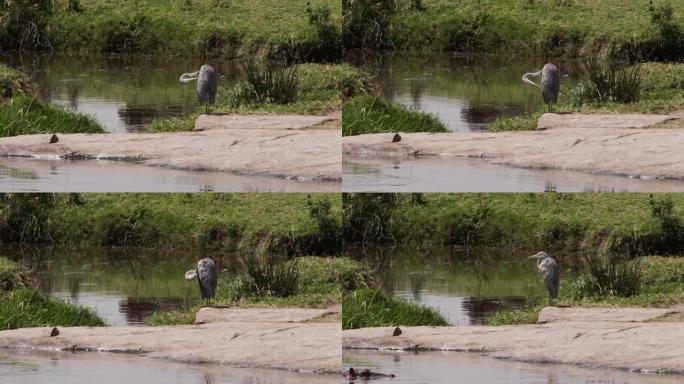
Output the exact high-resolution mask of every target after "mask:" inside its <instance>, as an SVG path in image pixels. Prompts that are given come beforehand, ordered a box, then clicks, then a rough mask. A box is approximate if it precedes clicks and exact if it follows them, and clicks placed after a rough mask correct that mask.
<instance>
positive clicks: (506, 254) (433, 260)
mask: <svg viewBox="0 0 684 384" xmlns="http://www.w3.org/2000/svg"><path fill="white" fill-rule="evenodd" d="M346 252H347V253H348V254H349V255H350V256H351V257H353V258H355V259H360V260H366V261H367V262H368V263H369V264H371V265H373V266H374V269H375V270H376V271H378V272H376V278H377V279H378V281H379V282H380V283H381V285H382V286H383V287H384V288H385V289H388V290H389V291H390V292H392V293H393V294H394V295H396V296H399V297H403V298H405V299H407V300H409V301H413V302H416V303H419V304H422V305H427V306H430V307H433V308H436V309H437V310H438V311H439V312H440V313H441V314H442V315H443V316H444V317H445V319H446V320H447V321H448V322H449V323H450V324H451V325H459V326H469V325H480V324H484V323H486V321H487V319H488V318H489V317H491V316H493V315H494V314H496V312H497V311H503V310H511V309H520V308H524V307H527V306H531V305H534V304H536V303H538V302H541V301H544V300H546V289H545V288H544V284H543V282H542V281H541V278H540V276H539V275H538V274H537V270H536V265H535V263H534V262H533V261H531V260H527V259H526V258H527V257H528V256H530V255H532V254H534V253H536V252H537V250H511V249H494V248H492V249H471V250H466V249H463V248H454V247H430V248H424V249H416V248H412V247H396V248H394V247H392V248H375V249H369V248H366V249H364V248H362V247H356V246H354V245H349V246H347V250H346ZM553 256H554V257H555V258H556V260H558V262H559V264H560V265H561V266H562V268H563V274H562V277H563V278H567V276H570V275H572V274H573V272H572V271H571V270H570V268H569V267H570V266H571V265H572V263H573V262H572V260H573V255H556V254H554V255H553Z"/></svg>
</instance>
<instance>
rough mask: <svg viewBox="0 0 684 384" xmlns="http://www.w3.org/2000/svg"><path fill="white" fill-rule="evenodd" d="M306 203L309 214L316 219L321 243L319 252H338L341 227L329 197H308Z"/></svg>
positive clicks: (340, 243)
mask: <svg viewBox="0 0 684 384" xmlns="http://www.w3.org/2000/svg"><path fill="white" fill-rule="evenodd" d="M306 205H307V207H308V208H309V216H311V218H312V219H314V220H315V221H316V225H317V226H318V233H319V234H320V235H319V240H318V242H319V243H320V244H321V245H320V248H319V251H320V252H319V253H324V254H328V255H334V254H339V253H340V250H341V249H342V228H341V227H340V223H339V222H338V221H337V219H336V218H335V215H334V214H333V212H331V210H332V202H331V201H330V199H327V198H321V199H317V200H313V199H311V197H308V198H307V200H306Z"/></svg>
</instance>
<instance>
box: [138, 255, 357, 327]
mask: <svg viewBox="0 0 684 384" xmlns="http://www.w3.org/2000/svg"><path fill="white" fill-rule="evenodd" d="M294 260H295V262H296V263H297V265H298V274H299V284H298V288H297V289H296V290H295V291H294V292H293V293H292V294H291V295H288V296H285V297H283V296H270V295H255V294H253V295H246V296H245V295H236V292H235V282H236V281H239V280H245V279H246V278H247V276H246V275H245V274H243V275H240V276H238V277H236V278H235V279H233V280H232V281H219V286H218V291H217V294H216V298H215V299H214V300H212V301H211V305H225V306H231V307H243V308H252V307H297V308H327V307H329V306H331V305H333V304H337V303H339V302H340V300H341V299H342V293H343V291H344V290H346V289H355V288H357V287H361V286H365V285H367V283H368V277H367V272H368V271H367V267H366V266H365V265H363V264H361V263H359V262H357V261H354V260H351V259H349V258H339V257H316V256H306V257H298V258H296V259H294ZM200 308H201V305H200V304H197V305H195V306H193V307H190V308H184V309H181V310H178V311H174V312H157V313H155V314H153V315H152V316H151V317H150V318H149V319H148V320H147V323H148V324H150V325H174V324H191V323H192V322H193V321H194V320H195V315H196V314H197V311H198V310H199V309H200Z"/></svg>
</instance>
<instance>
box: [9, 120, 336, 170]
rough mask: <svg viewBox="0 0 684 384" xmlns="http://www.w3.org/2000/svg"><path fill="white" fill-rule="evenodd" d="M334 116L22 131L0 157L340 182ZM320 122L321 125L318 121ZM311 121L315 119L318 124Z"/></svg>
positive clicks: (11, 139)
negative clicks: (155, 129) (151, 129)
mask: <svg viewBox="0 0 684 384" xmlns="http://www.w3.org/2000/svg"><path fill="white" fill-rule="evenodd" d="M336 118H337V116H335V115H331V116H277V115H268V116H243V115H210V116H206V115H203V116H201V117H200V118H199V119H198V120H197V123H196V131H195V132H174V133H151V134H60V135H57V136H58V141H57V142H55V143H52V144H51V143H50V141H51V138H52V135H25V136H16V137H6V138H1V139H0V156H24V157H38V158H55V159H57V158H71V159H108V160H126V161H135V162H137V163H140V164H143V165H149V166H156V167H168V168H173V169H183V170H196V171H223V172H231V173H237V174H246V175H267V176H277V177H285V178H290V179H296V180H303V181H306V180H328V181H335V182H340V181H341V174H342V171H341V162H342V157H341V154H340V145H341V144H340V143H341V140H340V138H341V133H340V130H339V129H337V130H335V129H330V126H331V125H332V126H338V127H339V124H340V123H339V119H337V120H336ZM321 125H322V127H320V126H321ZM317 126H319V127H318V128H317Z"/></svg>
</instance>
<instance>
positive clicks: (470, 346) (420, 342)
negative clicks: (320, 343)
mask: <svg viewBox="0 0 684 384" xmlns="http://www.w3.org/2000/svg"><path fill="white" fill-rule="evenodd" d="M676 312H677V310H667V309H665V310H663V309H648V308H625V309H617V308H608V309H606V308H587V309H582V308H545V309H544V310H543V312H542V314H540V320H543V321H546V322H545V323H541V324H534V325H520V326H498V327H493V326H473V327H401V329H402V331H403V332H402V334H401V335H400V336H396V337H393V336H392V332H393V331H394V328H387V327H385V328H362V329H354V330H345V331H343V332H342V346H343V348H347V349H351V348H364V349H378V350H383V349H385V350H387V349H397V350H410V349H418V350H442V351H460V352H478V353H485V354H487V355H490V356H493V357H497V358H505V359H513V360H517V361H523V362H530V363H541V362H549V363H564V364H573V365H579V366H585V367H603V368H619V369H627V370H635V371H642V372H662V373H665V372H667V373H680V374H681V373H684V345H683V344H682V342H681V340H683V338H684V324H682V323H681V322H680V321H672V322H668V321H654V320H656V319H661V318H662V317H663V316H664V315H666V314H670V313H676Z"/></svg>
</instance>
